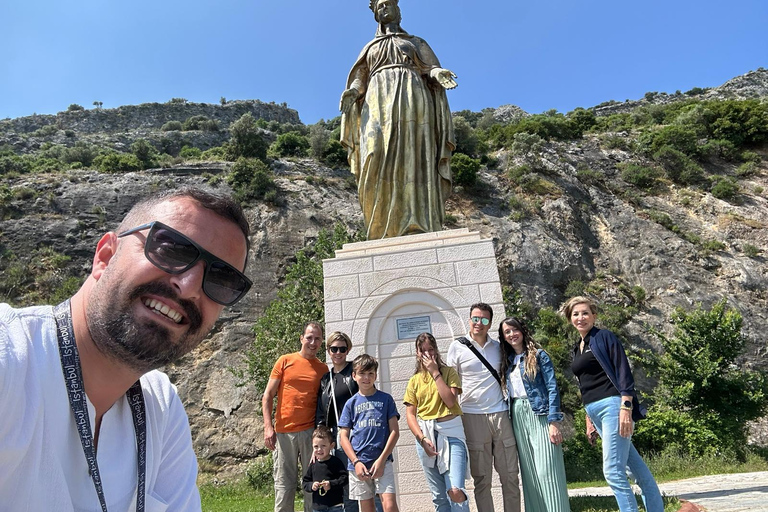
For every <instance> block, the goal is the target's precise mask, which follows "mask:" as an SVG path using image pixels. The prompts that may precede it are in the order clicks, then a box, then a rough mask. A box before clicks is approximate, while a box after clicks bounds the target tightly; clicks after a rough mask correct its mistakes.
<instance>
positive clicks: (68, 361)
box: [53, 300, 147, 512]
mask: <svg viewBox="0 0 768 512" xmlns="http://www.w3.org/2000/svg"><path fill="white" fill-rule="evenodd" d="M53 316H54V318H55V319H56V328H57V329H56V335H57V337H58V339H59V355H60V356H61V369H62V371H63V372H64V382H65V384H66V386H67V394H68V395H69V405H70V407H71V408H72V414H73V416H74V418H75V424H76V425H77V432H78V434H80V442H81V443H82V445H83V454H84V455H85V461H86V462H87V463H88V473H89V474H90V475H91V478H92V479H93V485H94V487H96V494H98V495H99V502H100V503H101V510H102V512H107V502H106V499H105V498H104V489H103V487H102V484H101V476H100V473H99V465H98V464H97V462H96V449H95V447H94V445H93V434H92V431H91V422H90V420H89V418H88V405H87V403H86V399H85V387H84V386H83V370H82V368H81V367H80V355H79V354H78V352H77V345H76V344H75V330H74V327H73V325H72V313H71V311H70V306H69V300H66V301H64V302H62V303H61V304H59V305H58V306H56V308H55V309H54V310H53ZM126 397H127V398H128V405H129V406H130V407H131V413H132V415H133V428H134V430H135V431H136V451H137V462H138V480H137V484H138V485H137V493H136V511H137V512H144V504H145V492H144V488H145V485H146V475H147V420H146V411H145V407H144V394H143V393H142V391H141V384H140V383H139V381H136V383H135V384H134V385H133V386H131V388H130V389H129V390H128V392H127V393H126Z"/></svg>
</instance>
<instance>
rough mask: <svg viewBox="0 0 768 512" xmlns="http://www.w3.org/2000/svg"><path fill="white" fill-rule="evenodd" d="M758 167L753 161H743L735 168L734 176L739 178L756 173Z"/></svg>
mask: <svg viewBox="0 0 768 512" xmlns="http://www.w3.org/2000/svg"><path fill="white" fill-rule="evenodd" d="M757 171H758V167H757V164H756V163H755V162H744V163H743V164H741V165H740V166H739V167H738V168H737V169H736V176H738V177H740V178H749V177H750V176H754V175H755V174H757Z"/></svg>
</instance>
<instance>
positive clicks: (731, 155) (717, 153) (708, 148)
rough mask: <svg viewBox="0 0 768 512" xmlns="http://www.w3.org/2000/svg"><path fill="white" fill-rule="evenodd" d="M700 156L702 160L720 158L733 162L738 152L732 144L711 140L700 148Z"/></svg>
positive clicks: (725, 141)
mask: <svg viewBox="0 0 768 512" xmlns="http://www.w3.org/2000/svg"><path fill="white" fill-rule="evenodd" d="M700 154H701V156H702V157H704V158H710V159H711V158H722V159H723V160H728V161H733V160H736V158H738V150H737V149H736V146H734V144H733V142H731V141H729V140H723V139H711V140H708V141H707V142H705V143H704V145H702V146H701V151H700Z"/></svg>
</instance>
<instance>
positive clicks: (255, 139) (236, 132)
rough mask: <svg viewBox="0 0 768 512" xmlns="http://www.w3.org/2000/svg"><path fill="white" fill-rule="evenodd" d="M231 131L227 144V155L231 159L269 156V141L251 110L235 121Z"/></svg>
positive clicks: (263, 158)
mask: <svg viewBox="0 0 768 512" xmlns="http://www.w3.org/2000/svg"><path fill="white" fill-rule="evenodd" d="M229 133H230V135H231V138H230V140H229V144H228V146H227V157H228V158H229V159H230V160H233V161H234V160H237V159H238V158H240V157H244V158H258V159H260V160H265V159H266V158H267V147H268V146H267V143H266V141H265V140H264V138H263V137H262V136H261V131H260V129H259V128H258V127H257V126H256V121H255V120H254V119H253V115H251V113H250V112H247V113H245V114H243V116H242V117H241V118H240V119H238V120H237V121H235V122H233V123H232V125H230V127H229Z"/></svg>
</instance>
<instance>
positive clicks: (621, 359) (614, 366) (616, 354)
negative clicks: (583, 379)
mask: <svg viewBox="0 0 768 512" xmlns="http://www.w3.org/2000/svg"><path fill="white" fill-rule="evenodd" d="M587 340H588V342H589V348H591V349H592V353H593V354H595V359H597V362H598V363H600V366H601V367H602V368H603V371H604V372H605V374H606V375H607V376H608V379H609V380H610V381H611V383H612V384H613V385H614V387H615V388H616V389H617V390H618V391H619V393H620V394H621V395H622V396H631V397H632V420H633V421H639V420H641V419H643V418H645V416H646V414H648V410H647V409H646V408H645V406H643V405H642V404H641V403H640V401H639V400H638V399H637V392H636V391H635V378H634V377H633V376H632V369H631V368H630V366H629V359H627V354H626V352H624V346H623V345H622V344H621V341H619V338H617V337H616V335H615V334H613V333H612V332H611V331H609V330H608V329H598V328H597V327H592V329H591V330H590V331H589V333H588V334H587ZM578 345H579V344H578V343H577V344H576V347H574V349H573V353H574V354H575V353H576V350H577V349H578Z"/></svg>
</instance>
